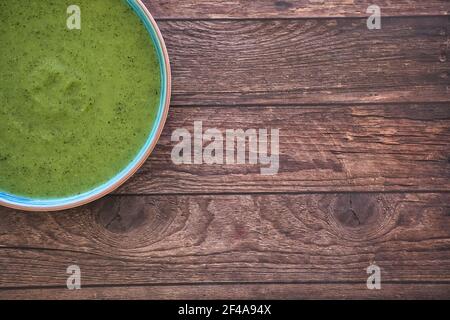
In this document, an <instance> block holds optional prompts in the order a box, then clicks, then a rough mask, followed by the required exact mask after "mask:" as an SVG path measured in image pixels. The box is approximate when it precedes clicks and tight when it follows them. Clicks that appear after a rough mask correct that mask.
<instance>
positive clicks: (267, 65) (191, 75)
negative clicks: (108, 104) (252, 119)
mask: <svg viewBox="0 0 450 320" xmlns="http://www.w3.org/2000/svg"><path fill="white" fill-rule="evenodd" d="M449 22H450V20H449V17H432V18H401V19H388V18H386V19H383V25H382V29H381V30H368V29H367V26H366V21H365V20H364V19H337V20H336V19H308V20H301V21H299V20H288V21H286V20H270V21H163V22H161V23H160V27H161V29H162V31H163V34H164V37H165V39H166V42H167V45H168V49H169V54H170V57H171V63H172V69H173V77H174V79H173V99H172V100H173V104H174V105H193V106H202V105H243V104H245V105H249V104H250V105H252V104H255V105H261V104H272V105H279V104H297V105H298V104H323V103H327V104H330V103H359V104H360V103H373V102H376V103H381V102H429V101H441V102H442V101H449V96H450V94H449V93H450V91H449V83H450V81H449V74H450V73H449V72H450V62H449V59H448V51H449V44H450V40H449V36H448V35H449V25H450V23H449Z"/></svg>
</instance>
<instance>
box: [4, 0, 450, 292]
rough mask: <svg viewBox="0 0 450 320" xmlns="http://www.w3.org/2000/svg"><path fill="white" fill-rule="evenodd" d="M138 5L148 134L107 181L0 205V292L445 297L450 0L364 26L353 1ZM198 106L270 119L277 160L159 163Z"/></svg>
mask: <svg viewBox="0 0 450 320" xmlns="http://www.w3.org/2000/svg"><path fill="white" fill-rule="evenodd" d="M145 3H146V4H147V6H148V7H149V9H150V11H151V12H152V13H153V14H154V15H155V17H156V18H157V19H158V20H159V25H160V27H161V29H162V32H163V35H164V37H165V39H166V41H167V45H168V49H169V51H170V56H171V61H172V67H173V76H174V79H173V89H174V90H173V108H172V109H171V111H170V115H169V121H168V123H167V126H166V128H165V130H164V133H163V135H162V137H161V140H160V142H159V144H158V146H157V148H156V150H155V152H154V153H153V154H152V155H151V157H150V159H149V160H148V161H147V162H146V163H145V165H144V166H143V167H142V169H141V170H140V171H139V172H138V173H137V174H136V176H135V177H134V178H132V179H131V180H130V181H129V182H128V183H126V184H125V185H124V186H123V187H122V188H120V189H119V190H117V191H116V192H115V193H114V195H110V196H108V197H105V198H104V199H102V200H99V201H97V202H95V203H92V204H89V205H86V206H84V207H81V208H78V209H73V210H69V211H66V212H58V213H25V212H19V211H15V210H10V209H6V208H0V299H125V298H129V299H213V298H216V299H266V298H275V299H296V298H297V299H310V298H326V299H329V298H337V299H373V298H381V299H388V298H390V299H405V298H410V299H416V298H421V299H436V298H443V299H449V298H450V192H449V191H450V152H449V150H450V99H449V98H450V96H449V85H450V83H449V80H448V79H449V77H448V75H449V72H450V64H449V60H448V49H449V26H450V24H449V21H450V20H449V17H448V11H449V8H450V2H449V1H447V0H429V1H418V0H402V1H389V0H379V1H377V4H378V5H379V6H380V7H381V8H382V29H381V30H374V31H369V30H368V29H367V27H366V18H367V16H368V14H367V13H366V9H367V7H368V6H369V5H371V4H372V2H371V1H365V0H354V1H309V0H298V1H293V0H282V1H281V0H280V1H279V0H254V1H247V0H230V1H212V0H183V1H179V0H164V1H158V0H155V1H153V0H145ZM199 120H201V121H203V125H204V128H205V129H206V128H218V129H221V130H224V129H244V130H245V129H249V128H267V129H275V128H278V129H280V130H281V131H280V171H279V174H278V175H275V176H270V177H269V176H262V175H261V174H260V166H259V165H201V166H198V165H181V166H176V165H174V164H173V163H172V161H171V159H170V153H171V150H172V147H173V143H172V142H171V140H170V137H171V133H172V132H173V130H175V129H177V128H187V129H189V130H191V132H192V126H193V122H194V121H199ZM372 263H376V264H377V265H378V266H380V267H381V270H382V290H380V291H377V290H367V288H366V280H367V273H366V268H367V267H368V266H369V265H370V264H372ZM71 264H77V265H79V266H80V267H81V270H82V286H83V289H82V290H78V291H69V290H67V289H65V285H66V280H67V277H68V275H67V274H66V268H67V267H68V266H69V265H71Z"/></svg>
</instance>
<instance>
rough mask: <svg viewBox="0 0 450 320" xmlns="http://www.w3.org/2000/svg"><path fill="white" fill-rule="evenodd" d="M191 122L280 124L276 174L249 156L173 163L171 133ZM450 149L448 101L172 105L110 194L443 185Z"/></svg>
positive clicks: (448, 178) (449, 173) (447, 180)
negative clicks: (139, 162)
mask: <svg viewBox="0 0 450 320" xmlns="http://www.w3.org/2000/svg"><path fill="white" fill-rule="evenodd" d="M194 121H202V122H203V130H207V129H208V128H218V129H220V130H221V131H222V132H223V133H225V131H226V129H243V130H247V129H252V128H253V129H259V128H267V129H268V130H271V129H276V128H278V129H280V151H279V153H280V156H279V162H280V164H279V171H278V174H276V175H273V176H267V175H262V174H261V168H265V167H268V166H267V165H260V164H257V165H253V164H248V161H247V164H244V165H237V164H234V165H231V164H211V165H209V164H200V165H198V164H197V165H193V164H191V165H189V164H183V165H176V164H174V163H173V162H172V160H171V153H172V150H173V147H174V146H175V145H176V144H177V142H172V141H171V135H172V132H174V130H176V129H178V128H186V129H188V130H189V132H190V133H191V134H192V135H193V128H192V127H193V124H194ZM205 144H207V142H205ZM224 148H225V146H224ZM247 150H248V149H247ZM449 151H450V106H449V105H448V104H437V105H398V106H395V105H385V106H381V105H376V106H328V107H302V108H295V107H283V108H280V107H276V108H275V107H242V108H241V107H209V108H203V107H202V108H191V107H190V108H187V107H186V108H172V109H171V111H170V114H169V121H168V123H167V125H166V128H165V130H164V132H163V135H162V137H161V139H160V141H159V145H158V146H157V148H156V149H155V151H154V153H153V154H152V155H151V157H150V159H149V160H148V161H147V162H146V163H145V164H144V166H143V168H141V170H140V171H138V173H137V174H136V175H135V176H134V177H133V178H131V180H129V181H128V182H127V183H126V184H125V185H124V186H123V187H122V188H121V189H119V191H117V192H116V193H120V194H180V193H182V194H185V193H197V194H199V193H200V194H203V193H219V194H221V193H264V192H271V193H273V192H324V191H326V192H328V191H361V192H364V191H448V190H450V161H449V159H450V153H449ZM191 158H192V157H191ZM224 158H225V156H224ZM224 161H225V160H224Z"/></svg>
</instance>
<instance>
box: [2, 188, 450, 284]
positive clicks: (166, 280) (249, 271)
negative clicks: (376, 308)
mask: <svg viewBox="0 0 450 320" xmlns="http://www.w3.org/2000/svg"><path fill="white" fill-rule="evenodd" d="M449 200H450V194H432V193H427V194H367V193H362V194H322V195H321V194H307V195H261V196H259V195H253V196H245V195H232V196H217V195H216V196H148V197H143V196H136V197H134V196H129V197H127V196H122V197H119V196H116V197H108V198H105V199H103V200H101V201H98V202H96V203H94V204H91V205H89V206H86V207H83V208H81V209H75V210H71V211H67V212H60V213H43V214H39V213H21V212H17V211H14V210H9V209H4V208H2V209H0V243H1V245H0V270H2V272H1V273H0V287H1V288H3V289H6V288H9V289H11V288H18V287H22V288H23V289H27V288H30V287H32V288H33V287H34V288H35V287H38V288H42V287H54V286H56V287H63V286H65V283H66V279H67V275H66V273H65V272H66V268H67V267H68V266H69V265H72V264H77V265H79V266H80V267H81V270H82V284H84V285H85V286H86V287H89V286H96V285H101V286H117V285H120V286H133V285H157V284H164V285H173V286H176V285H178V284H185V285H198V284H201V283H205V284H217V285H218V284H222V283H231V284H232V283H235V284H239V283H242V284H246V283H250V284H251V283H254V282H257V283H261V284H264V283H265V282H268V283H280V284H281V283H293V284H295V283H298V284H301V283H305V284H308V283H309V284H315V283H319V284H335V283H350V284H355V285H359V286H363V285H365V283H366V280H367V274H366V268H367V267H368V266H369V265H370V264H371V263H376V264H377V265H378V266H380V267H381V268H382V279H383V281H385V282H386V283H392V284H395V283H397V282H401V283H400V284H402V283H404V282H405V284H407V283H409V282H414V283H417V282H418V283H422V282H423V283H429V284H430V283H438V284H439V283H441V284H445V285H447V288H448V286H450V211H449V209H450V208H449V203H450V201H449Z"/></svg>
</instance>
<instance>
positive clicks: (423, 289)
mask: <svg viewBox="0 0 450 320" xmlns="http://www.w3.org/2000/svg"><path fill="white" fill-rule="evenodd" d="M449 296H450V286H449V285H448V284H423V283H421V284H390V283H385V284H383V285H382V290H367V288H366V287H365V285H364V284H346V283H342V284H307V283H306V284H270V283H265V284H228V285H164V286H161V285H155V286H135V287H94V288H92V287H88V288H86V287H84V288H82V289H81V290H75V291H69V290H67V289H65V288H53V289H48V288H47V289H22V290H17V289H15V290H7V291H6V290H3V291H2V290H0V299H3V300H4V299H8V300H19V299H20V300H23V299H25V300H27V299H28V300H30V299H39V300H42V299H51V300H55V299H56V300H75V299H76V300H78V299H114V300H117V299H119V300H120V299H132V300H135V299H136V300H141V299H143V300H149V299H150V300H154V299H156V300H161V299H163V300H165V299H170V300H179V299H182V300H192V299H195V300H196V299H200V300H211V299H219V300H228V299H232V300H236V299H242V300H253V299H258V300H265V299H273V297H277V298H278V299H280V300H294V299H302V300H304V299H312V298H316V299H398V300H404V299H448V297H449ZM273 311H275V310H273Z"/></svg>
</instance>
